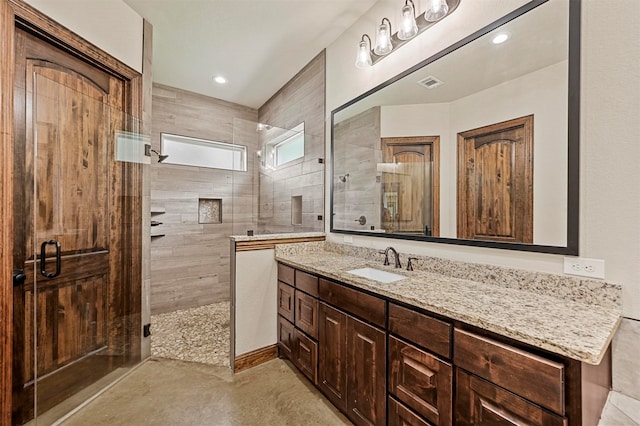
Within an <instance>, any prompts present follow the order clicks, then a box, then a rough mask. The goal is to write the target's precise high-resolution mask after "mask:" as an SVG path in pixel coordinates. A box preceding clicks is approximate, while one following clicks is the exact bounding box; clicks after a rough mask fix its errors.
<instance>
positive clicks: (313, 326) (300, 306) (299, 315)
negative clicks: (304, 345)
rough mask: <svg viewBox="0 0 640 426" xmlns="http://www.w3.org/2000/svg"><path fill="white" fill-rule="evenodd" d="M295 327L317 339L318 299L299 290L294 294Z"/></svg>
mask: <svg viewBox="0 0 640 426" xmlns="http://www.w3.org/2000/svg"><path fill="white" fill-rule="evenodd" d="M295 325H296V327H298V328H299V329H300V330H302V331H304V332H305V333H307V334H308V335H309V336H311V337H313V338H314V339H316V340H317V339H318V299H316V298H315V297H311V296H309V295H308V294H306V293H303V292H301V291H299V290H296V292H295Z"/></svg>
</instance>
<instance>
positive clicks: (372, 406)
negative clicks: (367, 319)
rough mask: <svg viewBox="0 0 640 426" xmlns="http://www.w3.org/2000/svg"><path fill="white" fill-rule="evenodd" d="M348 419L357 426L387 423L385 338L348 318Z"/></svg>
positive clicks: (375, 329)
mask: <svg viewBox="0 0 640 426" xmlns="http://www.w3.org/2000/svg"><path fill="white" fill-rule="evenodd" d="M347 348H348V355H347V416H348V417H349V418H350V419H351V420H352V421H353V422H354V423H355V424H356V425H384V424H385V422H386V417H387V415H386V412H387V409H386V399H387V398H386V386H387V385H386V378H387V368H386V367H387V366H386V355H387V351H386V336H385V333H384V332H383V331H381V330H379V329H377V328H375V327H373V326H370V325H369V324H365V323H364V322H362V321H359V320H357V319H355V318H352V317H347Z"/></svg>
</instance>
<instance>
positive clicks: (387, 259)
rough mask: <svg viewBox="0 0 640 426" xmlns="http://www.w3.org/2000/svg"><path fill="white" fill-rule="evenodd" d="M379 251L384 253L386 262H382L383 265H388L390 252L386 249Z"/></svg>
mask: <svg viewBox="0 0 640 426" xmlns="http://www.w3.org/2000/svg"><path fill="white" fill-rule="evenodd" d="M378 253H380V254H384V262H383V263H382V264H383V265H388V264H389V253H388V252H386V251H379V252H378Z"/></svg>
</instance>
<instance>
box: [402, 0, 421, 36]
mask: <svg viewBox="0 0 640 426" xmlns="http://www.w3.org/2000/svg"><path fill="white" fill-rule="evenodd" d="M417 35H418V23H417V22H416V9H415V5H414V4H413V0H405V2H404V6H403V7H402V22H401V23H400V29H399V30H398V38H399V39H400V40H411V39H412V38H414V37H415V36H417Z"/></svg>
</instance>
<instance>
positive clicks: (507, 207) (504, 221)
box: [458, 115, 533, 243]
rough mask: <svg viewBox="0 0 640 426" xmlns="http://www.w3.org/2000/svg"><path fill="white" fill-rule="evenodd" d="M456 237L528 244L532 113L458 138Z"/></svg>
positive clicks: (529, 239) (531, 163) (531, 232)
mask: <svg viewBox="0 0 640 426" xmlns="http://www.w3.org/2000/svg"><path fill="white" fill-rule="evenodd" d="M458 238H464V239H471V240H493V241H504V242H513V243H533V115H529V116H526V117H521V118H516V119H514V120H509V121H505V122H502V123H497V124H492V125H490V126H485V127H481V128H478V129H474V130H469V131H466V132H462V133H459V134H458Z"/></svg>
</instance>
